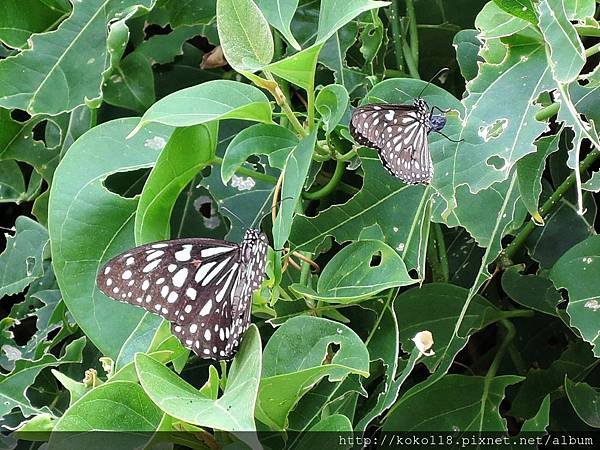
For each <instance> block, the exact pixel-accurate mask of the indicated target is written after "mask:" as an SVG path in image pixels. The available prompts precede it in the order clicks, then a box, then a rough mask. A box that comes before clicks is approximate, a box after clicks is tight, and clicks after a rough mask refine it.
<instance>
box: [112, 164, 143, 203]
mask: <svg viewBox="0 0 600 450" xmlns="http://www.w3.org/2000/svg"><path fill="white" fill-rule="evenodd" d="M149 174H150V169H138V170H132V171H131V172H117V173H113V174H112V175H109V176H108V177H106V179H105V180H104V182H103V184H104V187H105V188H106V189H108V190H109V191H110V192H112V193H113V194H117V195H120V196H121V197H125V198H133V197H135V196H136V195H140V194H141V193H142V189H143V188H144V183H146V180H147V179H148V175H149Z"/></svg>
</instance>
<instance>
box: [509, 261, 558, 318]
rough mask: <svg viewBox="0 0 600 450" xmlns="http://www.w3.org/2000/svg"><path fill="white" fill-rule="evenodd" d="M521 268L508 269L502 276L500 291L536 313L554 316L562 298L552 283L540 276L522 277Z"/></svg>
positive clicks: (519, 266)
mask: <svg viewBox="0 0 600 450" xmlns="http://www.w3.org/2000/svg"><path fill="white" fill-rule="evenodd" d="M522 270H523V266H521V265H516V266H512V267H509V268H508V269H506V270H505V271H504V273H503V274H502V289H504V291H505V292H506V294H507V295H508V296H509V297H510V298H511V299H512V300H514V301H515V302H517V303H519V304H521V305H523V306H525V307H527V308H531V309H535V310H536V311H540V312H543V313H545V314H550V315H552V316H556V315H557V313H556V306H557V305H558V304H559V303H560V302H561V300H562V297H561V295H560V292H558V291H557V290H556V289H555V288H554V286H553V285H552V281H550V280H549V279H548V278H546V277H544V276H542V275H522V274H521V273H520V272H521V271H522Z"/></svg>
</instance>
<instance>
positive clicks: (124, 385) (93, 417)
mask: <svg viewBox="0 0 600 450" xmlns="http://www.w3.org/2000/svg"><path fill="white" fill-rule="evenodd" d="M164 418H165V415H164V413H163V412H162V411H161V410H160V409H158V408H157V407H156V406H155V405H154V403H152V401H151V400H150V399H149V398H148V396H147V395H146V394H145V393H144V391H143V390H142V388H141V387H140V385H139V384H137V383H132V382H130V381H116V382H114V383H106V384H103V385H101V386H98V387H97V388H95V389H93V390H91V391H90V392H88V393H87V394H86V395H85V396H83V397H82V398H80V399H79V400H78V401H77V402H75V404H73V405H72V406H71V407H70V408H69V409H68V410H67V411H66V412H65V414H64V415H63V416H62V417H61V418H60V419H59V420H58V421H57V422H56V425H55V426H54V430H53V431H55V433H52V435H51V437H50V442H49V445H48V448H49V449H50V450H53V449H57V450H58V449H64V448H86V449H102V448H107V446H108V447H113V448H144V447H145V446H146V445H148V444H149V442H150V440H151V439H152V438H153V435H154V432H156V431H158V430H159V429H160V426H161V423H162V421H163V420H164ZM98 430H110V431H113V432H114V433H112V434H111V433H107V434H106V435H105V436H104V437H103V438H102V439H98V434H97V431H98Z"/></svg>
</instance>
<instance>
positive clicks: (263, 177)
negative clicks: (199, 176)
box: [210, 156, 277, 184]
mask: <svg viewBox="0 0 600 450" xmlns="http://www.w3.org/2000/svg"><path fill="white" fill-rule="evenodd" d="M210 164H216V165H218V166H220V165H222V164H223V159H222V158H219V157H218V156H215V157H213V159H212V161H211V162H210ZM235 173H237V174H238V175H242V176H245V177H250V178H253V179H255V180H260V181H265V182H267V183H270V184H277V178H276V177H273V176H271V175H267V174H266V173H260V172H257V171H255V170H252V169H248V168H246V167H238V168H237V169H235Z"/></svg>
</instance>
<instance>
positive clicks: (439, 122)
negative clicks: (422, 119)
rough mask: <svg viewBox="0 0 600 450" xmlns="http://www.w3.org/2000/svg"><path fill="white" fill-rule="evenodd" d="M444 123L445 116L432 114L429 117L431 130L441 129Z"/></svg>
mask: <svg viewBox="0 0 600 450" xmlns="http://www.w3.org/2000/svg"><path fill="white" fill-rule="evenodd" d="M445 125H446V118H445V117H444V116H439V115H435V114H434V115H432V116H431V118H430V119H429V128H430V129H431V131H441V130H442V128H444V126H445Z"/></svg>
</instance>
